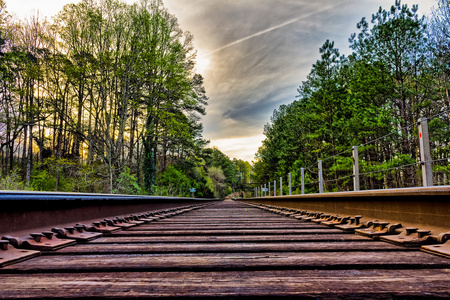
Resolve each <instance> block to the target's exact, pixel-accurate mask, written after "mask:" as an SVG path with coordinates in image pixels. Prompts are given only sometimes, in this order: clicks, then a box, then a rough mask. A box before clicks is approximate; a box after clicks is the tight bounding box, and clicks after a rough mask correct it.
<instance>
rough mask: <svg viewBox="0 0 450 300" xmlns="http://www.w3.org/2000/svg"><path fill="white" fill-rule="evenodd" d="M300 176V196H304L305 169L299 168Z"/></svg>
mask: <svg viewBox="0 0 450 300" xmlns="http://www.w3.org/2000/svg"><path fill="white" fill-rule="evenodd" d="M300 171H301V175H302V195H304V194H305V168H301V169H300Z"/></svg>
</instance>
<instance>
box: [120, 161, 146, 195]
mask: <svg viewBox="0 0 450 300" xmlns="http://www.w3.org/2000/svg"><path fill="white" fill-rule="evenodd" d="M114 194H127V195H140V194H141V188H140V187H139V185H138V182H137V179H136V177H135V176H134V175H133V174H130V168H128V167H125V168H124V170H123V171H122V172H121V173H120V174H119V177H118V178H117V188H116V189H115V190H114Z"/></svg>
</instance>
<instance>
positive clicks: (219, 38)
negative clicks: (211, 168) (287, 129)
mask: <svg viewBox="0 0 450 300" xmlns="http://www.w3.org/2000/svg"><path fill="white" fill-rule="evenodd" d="M134 1H135V0H127V2H129V3H132V2H134ZM5 2H6V5H7V10H8V11H9V12H10V13H14V14H16V15H17V16H18V17H19V18H25V17H27V16H30V15H32V14H34V13H35V12H36V11H39V13H40V15H43V16H47V17H51V16H53V15H55V14H56V13H57V12H58V11H60V10H61V8H62V7H63V6H64V5H65V4H67V3H74V2H78V0H6V1H5ZM394 2H395V0H315V1H311V0H164V3H165V6H166V7H167V8H168V10H169V12H170V13H171V14H173V15H175V16H176V17H177V19H178V22H179V23H180V27H181V29H182V30H183V31H189V32H191V33H192V34H193V35H194V46H195V48H196V49H197V52H198V55H197V71H198V73H201V74H202V75H203V77H204V78H205V88H206V93H207V96H208V97H209V105H208V106H207V108H206V112H207V115H206V116H205V117H203V124H204V133H203V136H204V138H205V139H208V140H210V141H211V143H210V145H209V146H211V147H212V146H217V147H218V148H219V149H220V150H221V151H222V152H224V153H225V154H226V155H228V156H229V157H231V158H238V159H243V160H247V161H249V162H251V161H252V160H254V154H255V153H256V152H257V150H258V148H259V147H260V146H261V141H262V140H263V139H264V135H263V131H264V125H265V124H267V123H268V122H269V121H270V117H271V115H272V114H273V111H274V110H275V109H277V108H278V107H279V106H280V105H282V104H288V103H291V102H292V101H294V100H295V99H296V96H297V94H298V93H297V88H298V87H299V86H300V85H301V83H302V81H305V80H306V77H307V75H308V74H309V72H310V70H311V67H312V65H313V64H314V63H315V62H316V60H318V59H319V58H320V55H319V48H320V47H321V46H322V45H323V43H324V42H325V41H326V40H327V39H329V40H331V41H334V42H335V47H336V48H338V49H339V50H340V52H341V54H346V55H348V54H350V50H349V48H348V45H349V44H348V38H349V37H350V35H351V33H353V32H357V28H356V24H357V23H358V22H359V21H360V20H361V18H362V17H366V18H367V19H369V20H370V18H371V16H372V14H373V13H375V12H376V11H377V10H378V8H379V7H380V6H382V7H383V8H386V9H388V8H390V6H391V5H392V4H394ZM402 4H407V5H408V6H409V7H411V6H412V5H413V4H419V11H418V13H419V14H425V15H428V14H429V13H430V11H431V8H432V7H433V6H436V5H437V0H403V1H402Z"/></svg>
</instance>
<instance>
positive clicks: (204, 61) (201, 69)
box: [195, 51, 211, 76]
mask: <svg viewBox="0 0 450 300" xmlns="http://www.w3.org/2000/svg"><path fill="white" fill-rule="evenodd" d="M210 65H211V59H210V58H209V57H208V55H205V54H202V53H201V52H200V51H199V52H198V54H197V59H196V63H195V69H196V71H197V72H196V73H199V74H202V75H203V76H204V75H205V73H206V72H208V70H209V69H210Z"/></svg>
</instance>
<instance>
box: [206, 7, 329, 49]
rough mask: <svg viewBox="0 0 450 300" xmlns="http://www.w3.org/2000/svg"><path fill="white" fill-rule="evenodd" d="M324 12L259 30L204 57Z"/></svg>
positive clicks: (316, 12) (317, 12) (320, 11)
mask: <svg viewBox="0 0 450 300" xmlns="http://www.w3.org/2000/svg"><path fill="white" fill-rule="evenodd" d="M326 10H329V8H325V9H322V10H319V11H315V12H314V13H310V14H307V15H304V16H301V17H297V18H293V19H290V20H288V21H286V22H283V23H281V24H279V25H276V26H272V27H270V28H267V29H264V30H261V31H259V32H257V33H254V34H251V35H249V36H246V37H244V38H241V39H239V40H236V41H234V42H232V43H229V44H227V45H225V46H223V47H220V48H218V49H215V50H213V51H211V52H208V53H206V55H205V56H209V55H211V54H214V53H216V52H219V51H221V50H224V49H226V48H229V47H231V46H234V45H237V44H239V43H242V42H245V41H248V40H250V39H252V38H255V37H258V36H260V35H263V34H265V33H268V32H271V31H274V30H277V29H279V28H282V27H285V26H287V25H290V24H292V23H295V22H298V21H300V20H304V19H307V18H309V17H312V16H314V15H317V14H320V13H322V12H324V11H326Z"/></svg>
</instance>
